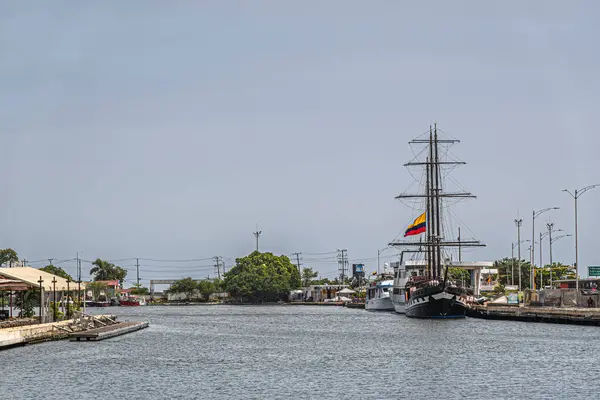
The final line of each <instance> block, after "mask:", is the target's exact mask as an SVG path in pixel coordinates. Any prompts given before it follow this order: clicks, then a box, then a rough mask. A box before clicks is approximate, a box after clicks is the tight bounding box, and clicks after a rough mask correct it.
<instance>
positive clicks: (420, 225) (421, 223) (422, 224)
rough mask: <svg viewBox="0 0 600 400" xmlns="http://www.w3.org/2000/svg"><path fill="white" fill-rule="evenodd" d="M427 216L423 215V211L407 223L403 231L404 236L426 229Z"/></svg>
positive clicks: (416, 233)
mask: <svg viewBox="0 0 600 400" xmlns="http://www.w3.org/2000/svg"><path fill="white" fill-rule="evenodd" d="M426 225H427V218H426V217H425V213H423V214H421V215H419V216H418V217H417V219H415V221H414V222H413V223H412V224H410V225H409V227H408V229H406V232H404V237H407V236H412V235H418V234H419V233H423V232H425V231H426V230H427V227H426Z"/></svg>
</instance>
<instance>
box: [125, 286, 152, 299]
mask: <svg viewBox="0 0 600 400" xmlns="http://www.w3.org/2000/svg"><path fill="white" fill-rule="evenodd" d="M130 293H131V294H133V295H136V296H145V295H147V294H150V290H148V288H147V287H143V286H142V285H138V284H135V285H134V287H132V288H131V290H130Z"/></svg>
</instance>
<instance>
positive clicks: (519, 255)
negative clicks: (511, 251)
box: [515, 218, 523, 292]
mask: <svg viewBox="0 0 600 400" xmlns="http://www.w3.org/2000/svg"><path fill="white" fill-rule="evenodd" d="M515 225H517V249H518V250H517V257H518V261H517V265H518V266H519V268H518V269H519V292H520V291H521V225H523V218H518V219H515Z"/></svg>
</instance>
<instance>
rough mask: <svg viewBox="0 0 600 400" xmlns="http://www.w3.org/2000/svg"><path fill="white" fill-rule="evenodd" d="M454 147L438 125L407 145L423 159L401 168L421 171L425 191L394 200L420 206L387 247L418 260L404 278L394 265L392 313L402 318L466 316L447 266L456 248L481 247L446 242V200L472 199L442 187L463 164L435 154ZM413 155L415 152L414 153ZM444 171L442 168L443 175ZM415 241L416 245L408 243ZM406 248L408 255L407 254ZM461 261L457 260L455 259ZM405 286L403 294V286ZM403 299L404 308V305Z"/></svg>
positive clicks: (472, 243)
mask: <svg viewBox="0 0 600 400" xmlns="http://www.w3.org/2000/svg"><path fill="white" fill-rule="evenodd" d="M427 136H428V137H427ZM455 143H458V140H455V139H445V138H441V137H440V136H439V135H438V129H437V125H436V126H435V127H434V128H433V129H432V128H431V127H430V129H429V132H428V135H427V134H424V135H423V136H421V137H419V138H417V139H414V140H412V141H411V142H410V145H411V146H425V149H424V150H423V151H415V154H417V157H418V156H420V155H424V157H425V159H424V160H423V159H418V158H416V159H415V160H413V161H411V162H409V163H407V164H405V166H407V167H419V168H422V169H424V171H423V173H422V174H419V175H416V174H415V175H413V176H422V177H423V180H424V183H425V185H424V190H423V192H422V193H417V194H401V195H399V196H397V197H396V198H397V199H399V200H401V201H406V202H409V203H410V204H411V206H412V208H413V210H414V209H415V207H422V208H421V210H423V209H424V210H425V211H419V214H418V216H417V217H416V218H415V219H414V221H413V223H412V224H410V225H409V226H408V228H407V229H406V231H405V233H404V237H405V238H408V239H404V240H403V241H398V242H393V243H390V246H396V247H400V248H403V249H404V250H403V252H402V254H404V253H405V252H410V253H416V254H420V255H421V256H422V257H423V266H422V268H416V269H413V270H410V273H407V271H408V270H407V269H406V266H404V268H403V267H402V265H399V266H398V267H397V268H396V269H395V280H394V281H395V285H394V290H393V295H392V296H393V299H394V300H395V303H394V306H395V307H394V308H395V310H397V311H398V312H400V313H401V312H403V311H404V313H405V314H406V316H407V317H413V318H464V317H465V314H466V298H467V296H468V295H469V292H468V290H467V289H466V288H464V287H462V286H460V285H457V284H456V283H455V282H453V281H452V277H451V276H450V277H449V275H448V272H449V269H450V268H451V267H452V261H451V260H452V253H451V250H452V249H456V248H458V249H459V252H460V248H461V247H480V246H484V245H483V244H481V243H480V242H479V241H476V240H466V241H464V240H463V241H461V240H460V236H459V238H458V240H452V239H449V236H450V234H451V233H450V232H449V231H448V229H447V227H445V226H444V222H446V218H447V217H448V215H444V218H442V210H444V212H446V210H445V209H443V207H444V206H445V205H444V202H447V201H448V200H451V199H453V198H454V199H455V200H462V199H466V198H474V197H475V196H473V195H472V194H471V193H466V192H462V191H459V192H455V191H450V190H447V188H445V184H444V178H445V177H446V176H447V174H448V173H449V172H450V170H451V169H453V168H456V166H457V165H461V164H465V163H464V162H461V161H454V160H451V159H448V160H442V156H447V155H448V154H450V153H449V150H448V149H445V150H444V151H443V152H440V147H442V146H447V147H449V146H451V145H453V144H455ZM413 151H414V149H413ZM443 169H447V170H445V171H443ZM415 238H418V241H417V240H414V241H413V240H411V239H415ZM408 249H411V250H408ZM459 259H460V256H459ZM403 284H404V291H403V290H402V285H403ZM403 300H404V304H402V303H403Z"/></svg>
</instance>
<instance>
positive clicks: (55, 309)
mask: <svg viewBox="0 0 600 400" xmlns="http://www.w3.org/2000/svg"><path fill="white" fill-rule="evenodd" d="M52 301H53V303H54V304H52V322H55V321H56V313H57V311H58V307H56V277H55V276H53V277H52Z"/></svg>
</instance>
